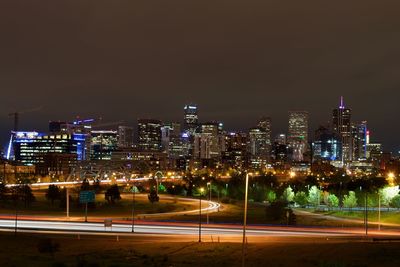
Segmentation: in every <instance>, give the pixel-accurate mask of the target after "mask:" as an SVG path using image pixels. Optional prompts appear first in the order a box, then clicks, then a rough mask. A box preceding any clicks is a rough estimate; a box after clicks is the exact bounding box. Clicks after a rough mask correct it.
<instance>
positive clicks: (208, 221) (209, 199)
mask: <svg viewBox="0 0 400 267" xmlns="http://www.w3.org/2000/svg"><path fill="white" fill-rule="evenodd" d="M207 187H209V190H208V192H209V196H208V201H211V182H208V183H207ZM209 223H210V218H209V212H208V211H207V224H209Z"/></svg>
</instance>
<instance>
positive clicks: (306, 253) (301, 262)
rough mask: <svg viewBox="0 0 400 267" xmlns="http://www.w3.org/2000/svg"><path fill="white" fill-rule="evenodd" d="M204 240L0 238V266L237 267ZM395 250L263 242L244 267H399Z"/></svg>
mask: <svg viewBox="0 0 400 267" xmlns="http://www.w3.org/2000/svg"><path fill="white" fill-rule="evenodd" d="M191 240H192V241H191ZM206 241H207V242H204V243H200V244H199V243H197V242H194V240H193V238H188V237H186V238H185V239H183V240H182V238H180V237H168V240H167V239H166V237H151V236H149V237H135V238H130V237H120V238H119V240H117V238H116V236H103V237H96V236H80V239H78V236H62V235H46V236H39V235H33V234H23V233H19V234H18V235H17V236H16V237H15V236H14V235H13V234H10V233H0V244H1V245H0V266H60V267H61V266H93V267H94V266H146V267H149V266H167V267H168V266H190V267H196V266H199V267H202V266H206V267H213V266H218V267H222V266H241V244H240V243H237V242H231V243H226V242H221V243H218V242H217V240H213V241H214V243H211V242H208V241H211V239H210V238H207V239H206ZM226 241H228V240H226ZM232 241H236V240H232ZM56 247H58V249H55V250H57V251H56V252H54V253H51V250H52V249H54V248H56ZM399 248H400V243H397V242H389V243H386V242H379V243H376V242H367V241H365V242H364V241H357V240H354V239H353V240H346V239H332V240H327V239H325V238H319V239H309V238H307V239H305V238H266V239H263V240H255V241H254V242H251V240H250V244H249V245H248V254H247V264H246V266H252V267H256V266H271V267H278V266H296V267H300V266H318V267H328V266H329V267H342V266H348V267H350V266H354V267H356V266H357V267H361V266H400V257H399V256H398V253H399Z"/></svg>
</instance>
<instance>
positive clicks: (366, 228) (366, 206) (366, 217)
mask: <svg viewBox="0 0 400 267" xmlns="http://www.w3.org/2000/svg"><path fill="white" fill-rule="evenodd" d="M365 235H366V236H368V193H367V191H365Z"/></svg>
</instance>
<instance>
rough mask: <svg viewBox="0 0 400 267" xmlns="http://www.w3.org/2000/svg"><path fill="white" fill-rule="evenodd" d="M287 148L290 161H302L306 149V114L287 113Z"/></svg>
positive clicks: (300, 112)
mask: <svg viewBox="0 0 400 267" xmlns="http://www.w3.org/2000/svg"><path fill="white" fill-rule="evenodd" d="M287 142H288V146H289V149H290V150H291V151H292V160H294V161H302V160H303V154H304V153H305V152H306V150H307V147H308V112H306V111H289V131H288V140H287Z"/></svg>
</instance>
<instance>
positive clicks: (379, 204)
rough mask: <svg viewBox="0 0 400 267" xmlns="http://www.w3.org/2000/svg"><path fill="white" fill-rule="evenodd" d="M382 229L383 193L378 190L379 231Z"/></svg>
mask: <svg viewBox="0 0 400 267" xmlns="http://www.w3.org/2000/svg"><path fill="white" fill-rule="evenodd" d="M380 230H381V193H380V192H379V191H378V231H380Z"/></svg>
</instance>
